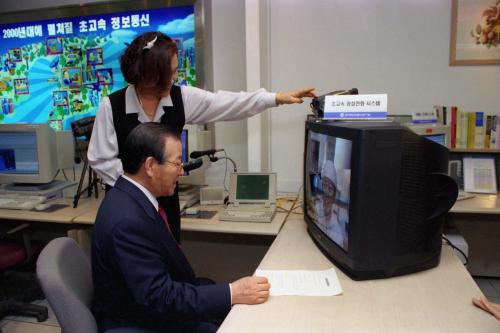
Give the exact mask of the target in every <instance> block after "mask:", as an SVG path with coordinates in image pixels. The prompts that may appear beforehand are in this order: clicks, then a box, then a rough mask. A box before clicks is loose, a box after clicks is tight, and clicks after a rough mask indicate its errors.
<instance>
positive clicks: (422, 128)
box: [404, 124, 450, 148]
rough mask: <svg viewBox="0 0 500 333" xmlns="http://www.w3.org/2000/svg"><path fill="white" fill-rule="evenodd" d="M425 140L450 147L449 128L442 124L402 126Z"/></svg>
mask: <svg viewBox="0 0 500 333" xmlns="http://www.w3.org/2000/svg"><path fill="white" fill-rule="evenodd" d="M404 125H405V126H407V127H408V128H409V129H411V130H412V131H413V132H415V133H417V134H418V135H421V136H423V137H424V138H426V139H429V140H431V141H434V142H437V143H439V144H441V145H443V146H445V147H448V148H449V147H450V126H448V125H442V124H404Z"/></svg>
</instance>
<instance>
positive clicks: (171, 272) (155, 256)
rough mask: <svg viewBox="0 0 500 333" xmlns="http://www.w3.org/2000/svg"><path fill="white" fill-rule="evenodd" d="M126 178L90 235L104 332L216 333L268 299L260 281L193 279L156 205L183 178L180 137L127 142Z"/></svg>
mask: <svg viewBox="0 0 500 333" xmlns="http://www.w3.org/2000/svg"><path fill="white" fill-rule="evenodd" d="M123 169H124V172H125V174H124V175H123V176H122V177H120V178H119V179H118V181H117V182H116V185H115V187H113V189H112V190H110V191H109V192H108V194H107V195H106V197H105V198H104V200H103V202H102V204H101V206H100V208H99V211H98V213H97V218H96V222H95V227H94V233H93V242H92V274H93V282H94V289H95V293H94V304H93V311H94V315H95V317H96V319H97V322H98V326H99V331H105V330H107V329H111V328H116V327H143V328H146V329H149V330H152V331H158V332H160V331H161V332H214V331H216V330H217V327H218V325H217V323H220V322H221V321H222V319H224V317H225V316H226V314H227V313H228V312H229V310H230V308H231V305H232V304H237V303H242V304H259V303H263V302H265V301H266V300H267V298H268V297H269V288H270V285H269V283H268V281H267V279H266V278H263V277H244V278H242V279H239V280H237V281H235V282H233V283H231V284H215V283H212V282H209V281H208V280H207V279H199V278H196V277H195V275H194V272H193V270H192V268H191V266H190V264H189V263H188V261H187V259H186V257H185V256H184V254H183V252H182V250H181V248H180V247H179V244H177V242H176V240H175V238H174V237H173V236H172V234H171V233H170V229H169V226H168V221H167V220H166V215H165V213H164V212H163V211H158V202H157V201H156V197H159V196H165V195H172V193H174V189H175V186H176V182H177V180H178V178H179V176H180V175H182V174H183V170H182V164H181V142H180V139H179V137H178V136H177V135H176V134H174V133H172V132H170V131H169V130H168V129H166V127H165V125H161V124H158V123H153V122H151V123H143V124H141V125H139V126H137V127H136V128H135V129H134V130H133V131H132V132H131V133H130V134H129V136H128V138H127V140H126V143H125V147H124V153H123Z"/></svg>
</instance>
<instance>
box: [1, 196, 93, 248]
mask: <svg viewBox="0 0 500 333" xmlns="http://www.w3.org/2000/svg"><path fill="white" fill-rule="evenodd" d="M100 201H101V199H95V198H94V197H91V198H87V197H85V198H83V197H82V199H81V200H80V201H79V203H78V207H77V208H73V198H61V199H57V200H54V201H51V202H50V204H64V205H67V206H68V207H65V208H61V209H58V210H56V211H53V212H43V211H41V212H38V211H29V210H16V209H0V220H2V222H12V221H15V222H17V223H18V222H19V221H27V222H34V223H32V227H33V229H34V230H36V231H45V230H47V225H45V224H51V226H50V231H53V232H65V233H66V235H67V236H68V237H70V238H73V239H75V240H76V241H77V242H78V243H79V244H80V245H82V248H83V249H84V250H85V251H86V253H90V240H89V239H88V231H86V230H85V229H88V227H87V228H83V229H82V228H80V227H79V226H78V225H75V224H74V222H73V221H74V219H75V218H76V217H77V216H80V215H84V214H87V213H88V212H89V211H95V210H96V209H97V207H99V204H100ZM40 222H41V223H40Z"/></svg>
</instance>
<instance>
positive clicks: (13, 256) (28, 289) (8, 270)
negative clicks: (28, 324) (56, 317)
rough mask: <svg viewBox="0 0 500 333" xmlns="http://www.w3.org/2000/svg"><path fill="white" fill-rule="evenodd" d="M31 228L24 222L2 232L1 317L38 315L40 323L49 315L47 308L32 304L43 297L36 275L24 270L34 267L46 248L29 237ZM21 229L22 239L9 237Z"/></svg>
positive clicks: (0, 242)
mask: <svg viewBox="0 0 500 333" xmlns="http://www.w3.org/2000/svg"><path fill="white" fill-rule="evenodd" d="M28 227H29V224H27V223H25V224H22V225H20V226H17V227H15V228H13V229H10V230H8V231H7V232H5V233H2V234H1V235H0V319H1V318H3V317H5V316H8V315H20V316H33V317H36V319H37V321H39V322H40V321H45V320H46V319H47V317H48V310H47V307H45V306H41V305H35V304H30V303H29V302H31V301H34V300H35V299H42V298H43V293H42V290H41V289H40V286H39V284H38V281H37V280H36V276H35V274H33V272H30V271H29V270H27V271H21V269H26V268H29V267H30V266H32V264H33V263H34V262H35V260H34V259H35V258H36V256H37V255H38V254H39V253H40V251H41V250H42V248H43V245H42V244H41V243H39V242H34V241H31V240H30V237H29V235H28V233H27V231H26V229H27V228H28ZM18 232H22V241H16V240H9V239H7V237H9V236H10V235H12V234H15V233H18ZM15 269H19V271H16V270H15Z"/></svg>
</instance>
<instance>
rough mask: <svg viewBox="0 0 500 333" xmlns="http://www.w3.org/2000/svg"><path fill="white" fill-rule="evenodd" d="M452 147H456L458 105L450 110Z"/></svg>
mask: <svg viewBox="0 0 500 333" xmlns="http://www.w3.org/2000/svg"><path fill="white" fill-rule="evenodd" d="M449 125H450V147H451V148H456V138H457V107H456V106H452V107H451V110H450V123H449Z"/></svg>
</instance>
